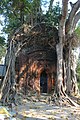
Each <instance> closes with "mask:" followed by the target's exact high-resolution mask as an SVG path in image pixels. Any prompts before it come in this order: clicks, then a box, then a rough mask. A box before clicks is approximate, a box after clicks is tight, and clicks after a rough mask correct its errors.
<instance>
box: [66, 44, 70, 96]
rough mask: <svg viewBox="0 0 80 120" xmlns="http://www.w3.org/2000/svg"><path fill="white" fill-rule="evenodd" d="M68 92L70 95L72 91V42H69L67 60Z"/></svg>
mask: <svg viewBox="0 0 80 120" xmlns="http://www.w3.org/2000/svg"><path fill="white" fill-rule="evenodd" d="M66 85H67V90H66V92H67V94H68V95H70V93H71V42H70V43H69V53H68V60H67V84H66Z"/></svg>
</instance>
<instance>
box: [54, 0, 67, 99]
mask: <svg viewBox="0 0 80 120" xmlns="http://www.w3.org/2000/svg"><path fill="white" fill-rule="evenodd" d="M67 12H68V0H62V17H61V21H60V24H59V43H58V44H57V46H56V50H57V92H58V95H59V97H60V96H61V95H62V94H63V92H64V91H63V41H64V40H65V23H66V18H67Z"/></svg>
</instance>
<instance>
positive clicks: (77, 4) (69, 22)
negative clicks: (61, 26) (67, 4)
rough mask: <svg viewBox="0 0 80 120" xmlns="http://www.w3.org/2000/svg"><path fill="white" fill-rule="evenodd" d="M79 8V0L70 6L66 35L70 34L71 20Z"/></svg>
mask: <svg viewBox="0 0 80 120" xmlns="http://www.w3.org/2000/svg"><path fill="white" fill-rule="evenodd" d="M79 7H80V0H78V1H77V2H76V3H75V4H72V10H71V12H70V14H69V17H68V20H67V22H66V33H67V34H68V33H69V32H70V28H71V26H72V21H73V18H74V16H75V14H76V12H77V11H78V9H79Z"/></svg>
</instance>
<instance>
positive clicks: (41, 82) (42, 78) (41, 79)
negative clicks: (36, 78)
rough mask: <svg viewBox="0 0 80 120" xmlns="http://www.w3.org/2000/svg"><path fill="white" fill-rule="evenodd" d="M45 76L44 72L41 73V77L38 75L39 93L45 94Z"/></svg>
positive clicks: (46, 78)
mask: <svg viewBox="0 0 80 120" xmlns="http://www.w3.org/2000/svg"><path fill="white" fill-rule="evenodd" d="M47 80H48V77H47V74H46V71H45V70H44V71H42V73H41V75H40V91H41V93H47Z"/></svg>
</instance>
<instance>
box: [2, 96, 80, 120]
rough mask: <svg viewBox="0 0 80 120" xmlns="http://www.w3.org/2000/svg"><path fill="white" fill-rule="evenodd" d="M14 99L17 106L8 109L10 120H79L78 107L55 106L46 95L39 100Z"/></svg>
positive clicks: (33, 97) (24, 97)
mask: <svg viewBox="0 0 80 120" xmlns="http://www.w3.org/2000/svg"><path fill="white" fill-rule="evenodd" d="M16 98H17V99H16V104H17V105H14V104H12V110H11V109H10V108H9V112H10V114H12V115H13V117H12V118H14V119H10V120H80V107H72V106H63V107H62V106H60V105H59V106H58V104H56V105H55V104H53V103H52V102H50V101H49V99H48V98H49V96H48V95H46V94H43V95H41V97H40V98H39V99H37V97H35V96H30V95H29V96H26V95H18V96H17V97H16ZM0 120H1V119H0ZM8 120H9V119H8Z"/></svg>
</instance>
